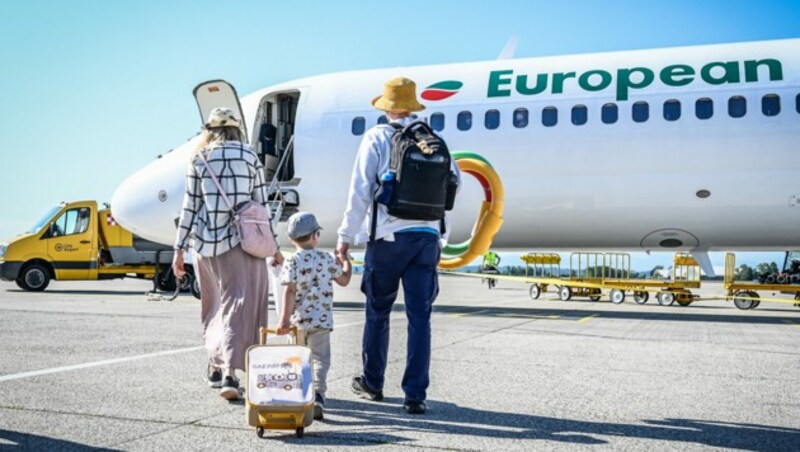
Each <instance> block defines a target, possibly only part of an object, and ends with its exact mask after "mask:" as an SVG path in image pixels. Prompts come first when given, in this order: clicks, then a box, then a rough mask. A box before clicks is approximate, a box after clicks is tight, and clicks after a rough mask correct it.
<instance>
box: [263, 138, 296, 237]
mask: <svg viewBox="0 0 800 452" xmlns="http://www.w3.org/2000/svg"><path fill="white" fill-rule="evenodd" d="M292 152H294V136H292V137H291V138H290V139H289V143H288V144H287V145H286V150H285V151H284V152H283V155H282V156H281V159H280V161H279V162H278V166H277V167H276V168H275V170H274V171H271V172H270V173H271V174H270V176H271V177H272V179H271V180H270V183H269V186H268V187H267V199H268V200H269V206H270V210H271V211H272V228H273V230H274V229H275V228H277V227H278V223H279V222H281V221H286V220H287V219H288V218H289V217H290V216H291V215H292V214H294V213H297V211H298V210H299V209H298V207H299V204H300V203H299V195H298V193H297V191H296V190H294V189H293V187H297V186H298V185H299V184H300V178H298V177H295V178H293V179H290V180H286V181H284V180H281V179H280V177H281V174H283V173H284V170H285V168H286V165H287V162H289V158H290V156H291V154H292Z"/></svg>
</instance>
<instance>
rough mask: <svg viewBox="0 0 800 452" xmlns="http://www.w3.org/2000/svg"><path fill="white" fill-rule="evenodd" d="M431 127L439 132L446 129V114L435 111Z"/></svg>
mask: <svg viewBox="0 0 800 452" xmlns="http://www.w3.org/2000/svg"><path fill="white" fill-rule="evenodd" d="M431 128H432V129H433V130H435V131H437V132H441V131H442V130H444V114H443V113H434V114H432V115H431Z"/></svg>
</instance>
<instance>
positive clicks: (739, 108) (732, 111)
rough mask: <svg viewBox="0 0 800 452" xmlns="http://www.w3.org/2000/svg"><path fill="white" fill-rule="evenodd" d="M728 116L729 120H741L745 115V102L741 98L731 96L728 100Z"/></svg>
mask: <svg viewBox="0 0 800 452" xmlns="http://www.w3.org/2000/svg"><path fill="white" fill-rule="evenodd" d="M728 114H729V115H730V117H731V118H741V117H742V116H744V115H745V114H747V100H746V99H745V98H744V97H742V96H731V98H730V99H728Z"/></svg>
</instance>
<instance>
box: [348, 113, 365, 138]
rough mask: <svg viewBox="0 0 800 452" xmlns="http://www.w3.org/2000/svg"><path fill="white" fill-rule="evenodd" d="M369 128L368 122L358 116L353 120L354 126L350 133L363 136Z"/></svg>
mask: <svg viewBox="0 0 800 452" xmlns="http://www.w3.org/2000/svg"><path fill="white" fill-rule="evenodd" d="M366 127H367V121H366V120H365V119H364V117H363V116H356V117H355V118H353V124H352V125H351V126H350V131H351V132H353V135H356V136H358V135H363V134H364V129H365V128H366Z"/></svg>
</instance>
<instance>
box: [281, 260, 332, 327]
mask: <svg viewBox="0 0 800 452" xmlns="http://www.w3.org/2000/svg"><path fill="white" fill-rule="evenodd" d="M343 273H344V269H342V266H341V265H339V264H338V263H337V262H336V259H335V258H334V257H333V255H332V254H331V253H326V252H324V251H319V250H317V249H311V250H300V251H297V252H295V253H294V254H292V255H291V256H289V257H288V258H286V259H285V260H284V262H283V272H282V275H281V283H282V284H284V285H286V284H289V283H295V284H296V286H295V287H296V291H295V302H294V312H293V313H292V317H291V322H292V325H294V326H297V327H298V328H300V329H301V330H307V329H309V328H324V329H329V330H332V329H333V279H335V278H337V277H339V276H341V275H342V274H343Z"/></svg>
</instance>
